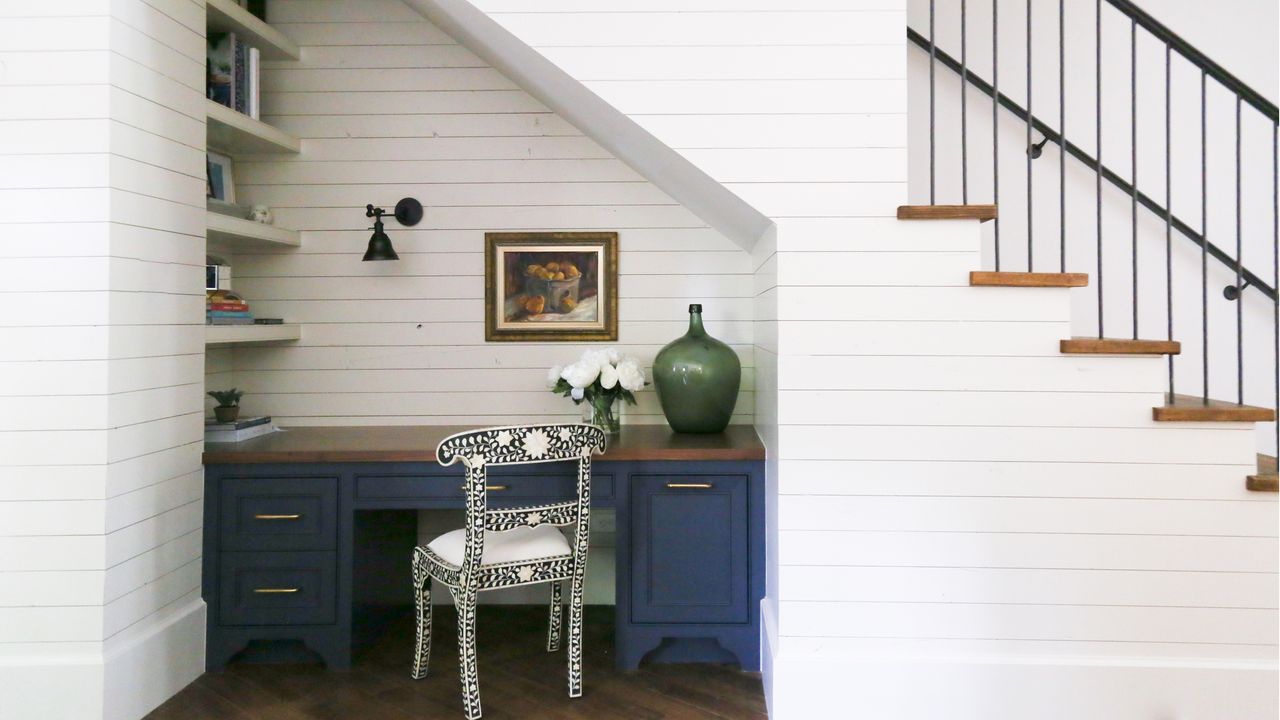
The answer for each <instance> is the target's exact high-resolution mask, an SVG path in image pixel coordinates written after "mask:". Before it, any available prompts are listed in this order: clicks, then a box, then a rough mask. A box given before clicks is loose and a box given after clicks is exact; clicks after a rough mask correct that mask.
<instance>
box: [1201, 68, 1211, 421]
mask: <svg viewBox="0 0 1280 720" xmlns="http://www.w3.org/2000/svg"><path fill="white" fill-rule="evenodd" d="M1208 78H1209V74H1208V73H1206V72H1205V71H1204V70H1201V71H1200V237H1202V238H1204V243H1203V244H1202V245H1201V246H1200V315H1201V318H1202V321H1201V328H1200V349H1201V351H1202V352H1201V356H1202V359H1203V363H1202V364H1203V378H1202V380H1203V382H1204V394H1203V395H1202V397H1203V399H1204V404H1205V405H1208V404H1209V157H1208V150H1207V147H1208V144H1209V124H1208V120H1207V115H1206V113H1205V105H1207V104H1208V98H1207V97H1206V95H1205V89H1206V82H1207V81H1208Z"/></svg>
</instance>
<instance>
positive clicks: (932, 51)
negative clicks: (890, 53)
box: [929, 0, 938, 205]
mask: <svg viewBox="0 0 1280 720" xmlns="http://www.w3.org/2000/svg"><path fill="white" fill-rule="evenodd" d="M933 15H934V0H929V204H930V205H935V204H937V201H936V196H935V192H934V190H935V187H936V183H937V178H936V175H937V173H936V170H935V167H934V155H935V152H936V145H937V138H936V132H935V128H934V125H935V123H934V87H933V82H934V80H933V76H934V66H935V65H937V59H938V52H937V49H938V36H937V35H935V34H934V32H933Z"/></svg>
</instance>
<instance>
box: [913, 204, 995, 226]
mask: <svg viewBox="0 0 1280 720" xmlns="http://www.w3.org/2000/svg"><path fill="white" fill-rule="evenodd" d="M898 219H899V220H978V221H979V222H986V221H988V220H995V219H996V206H995V205H899V206H898Z"/></svg>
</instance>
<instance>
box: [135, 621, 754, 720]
mask: <svg viewBox="0 0 1280 720" xmlns="http://www.w3.org/2000/svg"><path fill="white" fill-rule="evenodd" d="M545 617H546V616H545V610H543V609H541V608H533V607H513V606H505V607H504V606H486V607H482V608H481V609H480V616H479V618H478V628H477V632H478V635H479V659H480V696H481V702H482V704H483V708H484V717H485V718H487V719H488V720H502V719H503V718H521V719H522V720H544V719H547V720H550V719H553V718H554V719H560V718H589V719H590V720H608V719H616V720H668V719H671V720H674V719H677V718H678V719H680V720H684V719H686V718H687V719H689V720H703V719H706V720H739V719H741V720H765V717H766V715H765V705H764V696H763V693H762V691H761V687H760V676H759V675H758V674H755V673H743V672H740V671H738V670H737V669H736V668H735V667H732V666H721V665H703V664H699V665H645V666H643V667H642V668H641V669H640V670H639V671H637V672H630V673H619V672H617V671H616V670H614V669H613V608H611V607H589V608H588V609H587V614H586V619H587V623H586V630H585V637H584V650H585V657H584V660H585V663H584V667H585V672H584V678H585V681H584V691H583V696H582V697H581V698H577V699H570V698H569V697H568V694H567V691H566V681H565V653H564V651H563V650H561V651H560V652H558V653H548V652H546V651H545V647H544V645H545V642H546V640H545V633H546V624H545V623H546V619H545ZM455 633H456V625H455V622H454V614H453V609H452V608H451V607H447V606H446V607H437V608H436V610H435V633H434V636H435V637H434V642H433V647H432V657H431V672H430V675H428V676H427V678H426V679H424V680H418V681H414V680H410V679H409V669H408V668H409V658H410V649H411V645H412V642H413V620H412V617H410V616H409V615H399V616H397V617H396V619H395V620H393V621H392V622H391V624H390V626H389V627H388V628H387V629H386V630H384V631H383V632H381V633H379V634H378V635H377V636H376V637H375V638H374V639H373V640H372V642H371V644H370V645H369V646H368V647H367V648H366V649H365V650H363V651H361V652H360V653H358V654H357V656H356V659H355V663H354V667H353V668H352V670H351V671H350V672H327V671H326V670H324V668H323V666H321V665H320V664H318V663H317V664H289V665H280V664H276V665H266V664H249V663H239V662H237V663H233V664H232V665H231V666H229V667H228V669H227V670H226V671H225V672H221V673H206V674H205V675H203V676H201V677H200V679H198V680H196V681H195V682H194V683H192V684H191V685H190V686H188V687H187V688H186V689H184V690H183V691H182V692H180V693H178V694H177V695H176V696H174V697H173V698H171V699H170V700H169V701H168V702H166V703H165V704H164V705H161V706H160V707H159V708H157V709H156V710H155V711H154V712H152V713H151V714H150V715H148V716H147V718H146V720H206V719H207V718H218V719H219V720H365V719H366V718H367V719H369V720H408V719H410V718H414V719H424V718H444V719H450V718H461V717H462V699H461V695H460V689H459V685H458V654H457V635H456V634H455Z"/></svg>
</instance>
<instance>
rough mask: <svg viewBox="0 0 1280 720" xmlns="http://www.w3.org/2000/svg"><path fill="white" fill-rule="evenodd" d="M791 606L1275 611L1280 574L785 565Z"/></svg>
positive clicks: (783, 579) (782, 580)
mask: <svg viewBox="0 0 1280 720" xmlns="http://www.w3.org/2000/svg"><path fill="white" fill-rule="evenodd" d="M781 572H782V577H781V578H779V587H781V588H782V600H784V601H801V602H808V601H817V602H845V603H864V602H876V603H889V602H893V603H1018V604H1027V605H1047V604H1062V605H1094V606H1102V605H1126V606H1143V607H1202V608H1255V609H1260V608H1274V607H1275V604H1276V597H1277V594H1278V593H1280V579H1278V578H1277V575H1276V574H1275V573H1231V572H1212V573H1196V572H1168V571H1133V570H1091V569H1090V570H1062V569H1041V568H932V567H913V568H887V567H869V568H868V567H861V568H858V567H854V568H851V567H842V568H820V567H784V568H783V569H782V570H781Z"/></svg>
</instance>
